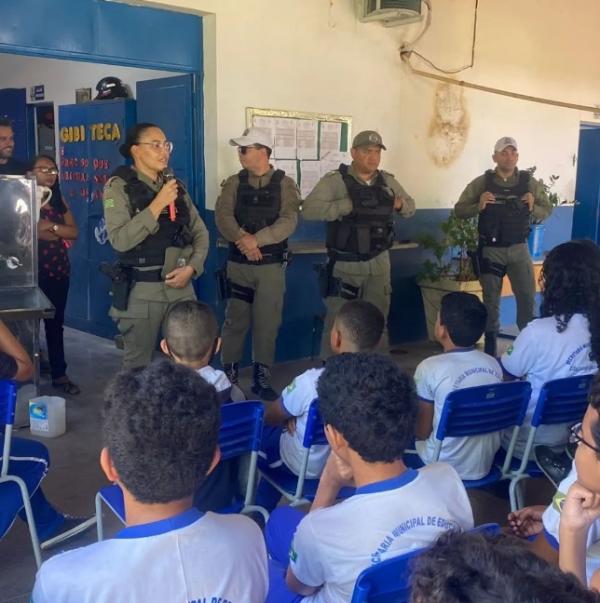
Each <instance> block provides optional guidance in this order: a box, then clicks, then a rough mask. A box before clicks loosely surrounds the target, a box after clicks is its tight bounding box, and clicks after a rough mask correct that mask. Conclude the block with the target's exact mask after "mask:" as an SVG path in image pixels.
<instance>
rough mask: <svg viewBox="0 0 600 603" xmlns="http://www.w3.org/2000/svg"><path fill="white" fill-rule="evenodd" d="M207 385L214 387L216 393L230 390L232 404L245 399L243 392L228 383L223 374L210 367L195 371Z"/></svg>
mask: <svg viewBox="0 0 600 603" xmlns="http://www.w3.org/2000/svg"><path fill="white" fill-rule="evenodd" d="M196 372H197V373H198V374H199V375H200V377H202V378H203V379H204V380H205V381H206V382H207V383H210V384H211V385H214V386H215V389H216V390H217V391H218V392H223V391H225V390H227V389H229V390H231V394H230V396H231V400H232V401H233V402H242V401H244V400H245V399H246V396H244V392H242V390H241V389H240V388H239V387H238V386H237V385H233V384H232V383H231V381H229V377H227V375H226V374H225V373H224V372H223V371H220V370H218V369H216V368H213V367H212V366H203V367H202V368H201V369H198V370H197V371H196Z"/></svg>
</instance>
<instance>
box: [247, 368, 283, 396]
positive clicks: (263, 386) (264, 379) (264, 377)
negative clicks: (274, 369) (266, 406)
mask: <svg viewBox="0 0 600 603" xmlns="http://www.w3.org/2000/svg"><path fill="white" fill-rule="evenodd" d="M252 393H254V394H256V395H257V396H258V397H259V398H260V399H261V400H268V401H271V400H277V398H279V394H278V393H277V392H276V391H275V390H274V389H273V388H272V387H271V371H270V370H269V367H268V366H267V365H266V364H261V363H260V362H255V363H254V385H253V386H252Z"/></svg>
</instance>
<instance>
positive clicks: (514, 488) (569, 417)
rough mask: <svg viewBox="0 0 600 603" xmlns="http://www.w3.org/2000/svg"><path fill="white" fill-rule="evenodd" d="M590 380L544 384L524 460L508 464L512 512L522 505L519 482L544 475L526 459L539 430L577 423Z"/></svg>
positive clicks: (575, 378) (567, 378) (579, 419)
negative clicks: (540, 428) (509, 466)
mask: <svg viewBox="0 0 600 603" xmlns="http://www.w3.org/2000/svg"><path fill="white" fill-rule="evenodd" d="M593 377H594V375H580V376H579V377H566V378H564V379H554V380H552V381H547V382H546V383H544V385H543V387H542V389H541V390H540V395H539V398H538V401H537V404H536V406H535V411H534V413H533V417H532V418H531V428H530V429H529V434H528V436H527V443H526V444H525V449H524V451H523V458H522V459H521V460H520V461H519V460H518V459H514V460H512V462H511V476H510V477H511V480H510V486H509V496H510V508H511V510H513V511H515V510H516V509H520V508H521V507H522V506H523V495H522V492H521V488H519V487H518V485H519V483H520V482H521V481H522V480H524V479H527V478H529V477H542V476H543V475H544V474H543V473H542V471H541V469H540V468H539V467H538V465H537V463H536V462H535V460H530V459H529V457H530V456H531V450H532V448H533V445H534V441H535V433H536V431H537V429H538V427H540V426H541V425H561V424H565V425H569V424H570V425H573V424H575V423H579V421H581V420H582V419H583V415H584V414H585V411H586V409H587V406H588V392H589V390H590V384H591V381H592V379H593ZM565 443H566V442H565ZM507 456H508V455H507Z"/></svg>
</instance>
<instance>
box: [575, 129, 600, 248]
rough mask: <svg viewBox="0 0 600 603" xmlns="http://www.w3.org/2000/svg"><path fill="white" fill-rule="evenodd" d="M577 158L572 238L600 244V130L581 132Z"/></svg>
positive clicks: (583, 130) (582, 130)
mask: <svg viewBox="0 0 600 603" xmlns="http://www.w3.org/2000/svg"><path fill="white" fill-rule="evenodd" d="M578 156H579V159H578V162H577V181H576V185H575V210H574V212H573V232H572V236H573V238H574V239H592V240H593V241H595V242H596V243H600V236H599V235H600V128H598V127H593V126H590V127H583V128H582V129H581V131H580V133H579V154H578Z"/></svg>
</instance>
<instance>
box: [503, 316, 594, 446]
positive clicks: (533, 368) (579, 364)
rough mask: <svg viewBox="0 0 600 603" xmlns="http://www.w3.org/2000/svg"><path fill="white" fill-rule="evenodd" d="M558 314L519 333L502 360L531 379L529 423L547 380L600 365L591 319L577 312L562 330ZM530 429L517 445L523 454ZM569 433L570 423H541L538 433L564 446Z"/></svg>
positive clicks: (514, 372)
mask: <svg viewBox="0 0 600 603" xmlns="http://www.w3.org/2000/svg"><path fill="white" fill-rule="evenodd" d="M556 327H557V322H556V318H554V316H548V317H546V318H538V319H536V320H533V321H532V322H530V323H529V324H528V325H527V326H526V327H525V328H524V329H523V330H522V331H521V332H520V333H519V335H518V336H517V338H516V339H515V341H514V342H513V344H512V345H511V346H509V347H508V349H507V350H506V352H504V354H502V358H501V359H500V363H501V364H502V367H503V368H504V370H505V371H506V372H507V373H510V374H511V375H513V376H514V377H516V378H518V379H520V378H521V377H524V378H525V379H527V381H529V383H531V400H530V402H529V407H528V409H527V415H526V417H525V423H526V424H527V425H529V424H530V423H531V417H532V416H533V413H534V411H535V407H536V404H537V400H538V398H539V395H540V390H541V389H542V386H543V385H544V383H546V381H550V380H551V379H562V378H563V377H577V376H579V375H587V374H590V373H595V372H596V371H597V370H598V365H597V364H596V362H594V361H593V360H590V349H591V336H590V327H589V323H588V319H587V318H586V317H585V316H584V315H583V314H574V315H573V316H572V317H571V320H569V323H568V325H567V328H566V329H565V330H564V331H563V332H562V333H559V332H558V331H557V329H556ZM528 433H529V428H528V427H522V428H521V429H520V431H519V438H518V440H517V445H516V447H515V454H517V455H519V456H521V455H522V454H523V449H524V447H525V442H526V441H527V435H528ZM568 437H569V430H568V426H566V425H541V426H540V427H538V429H537V431H536V436H535V443H536V444H547V445H549V446H552V445H554V446H560V445H561V444H564V443H566V442H567V440H568ZM509 439H510V437H509V435H508V434H505V435H504V436H503V440H502V441H503V446H505V447H507V446H508V441H509Z"/></svg>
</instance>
